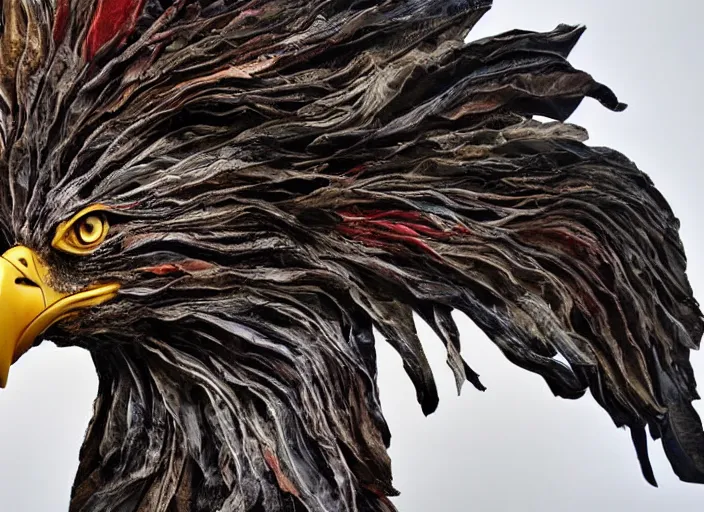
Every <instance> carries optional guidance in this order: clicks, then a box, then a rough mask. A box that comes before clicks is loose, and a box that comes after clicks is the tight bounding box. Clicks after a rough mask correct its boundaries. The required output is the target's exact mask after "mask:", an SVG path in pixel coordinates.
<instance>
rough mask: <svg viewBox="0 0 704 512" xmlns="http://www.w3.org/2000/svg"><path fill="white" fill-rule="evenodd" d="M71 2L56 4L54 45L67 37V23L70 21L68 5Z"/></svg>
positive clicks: (63, 1) (60, 0)
mask: <svg viewBox="0 0 704 512" xmlns="http://www.w3.org/2000/svg"><path fill="white" fill-rule="evenodd" d="M69 1H70V0H58V1H57V2H56V12H55V14H54V32H53V37H54V43H56V44H58V43H60V42H61V41H63V39H64V35H66V22H67V21H68V14H69V10H68V7H69V6H68V4H69Z"/></svg>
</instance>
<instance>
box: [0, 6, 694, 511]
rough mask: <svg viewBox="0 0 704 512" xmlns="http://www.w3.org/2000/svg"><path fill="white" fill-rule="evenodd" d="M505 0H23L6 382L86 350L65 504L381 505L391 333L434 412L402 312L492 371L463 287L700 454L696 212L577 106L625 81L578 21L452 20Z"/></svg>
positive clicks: (508, 331)
mask: <svg viewBox="0 0 704 512" xmlns="http://www.w3.org/2000/svg"><path fill="white" fill-rule="evenodd" d="M489 6H490V2H489V1H482V0H453V1H447V0H442V1H440V0H438V1H435V0H413V1H401V0H399V1H385V2H380V1H379V2H377V1H358V2H336V1H335V2H329V1H318V0H307V1H300V0H274V1H270V0H268V1H258V0H254V1H251V2H237V1H230V0H56V1H51V0H5V1H4V3H3V19H2V36H1V38H0V240H1V243H2V247H1V248H0V254H2V257H1V258H0V300H1V301H2V306H1V308H0V325H1V326H2V333H1V334H0V385H1V386H3V387H4V386H5V385H6V383H7V380H8V372H9V369H10V365H11V364H12V363H13V362H14V361H16V360H17V359H18V358H19V357H21V356H22V354H24V353H25V352H26V351H27V350H28V349H29V348H30V347H31V346H32V345H33V344H37V343H40V342H41V341H42V340H43V339H51V340H52V341H54V342H55V343H57V344H58V345H59V346H68V345H72V346H79V347H82V348H84V349H86V350H88V351H89V352H90V354H91V355H92V358H93V361H94V362H95V367H96V371H97V373H98V376H99V391H98V397H97V399H96V402H95V407H94V417H93V419H92V421H91V424H90V426H89V428H88V431H87V433H86V439H85V442H84V446H83V449H82V450H81V455H80V465H79V468H78V474H77V476H76V481H75V484H74V487H73V492H72V501H71V510H75V511H91V512H94V511H99V510H123V511H125V512H127V511H149V512H158V511H163V512H172V511H185V510H189V511H196V510H202V511H212V510H223V511H226V510H227V511H229V510H245V511H250V510H251V511H254V510H266V511H278V510H282V511H283V510H287V511H293V510H311V511H312V510H316V511H317V510H321V511H322V510H339V511H346V510H349V511H354V510H370V511H371V510H379V511H383V510H386V511H390V510H393V505H392V504H391V502H390V501H389V499H388V496H393V495H395V494H396V493H397V491H396V490H395V489H394V488H393V486H392V480H391V468H390V460H389V457H388V455H387V447H388V445H389V440H390V434H389V430H388V427H387V425H386V423H385V421H384V417H383V414H382V411H381V408H380V405H379V398H378V396H379V395H378V389H377V384H376V356H375V348H374V346H375V345H374V343H375V334H376V335H377V336H378V335H379V334H380V335H381V336H383V337H384V338H385V339H386V340H387V341H388V342H389V343H390V344H391V345H392V346H393V347H394V348H395V349H396V350H397V351H398V352H399V354H400V355H401V357H402V359H403V362H404V368H405V369H406V372H407V373H408V375H409V377H410V378H411V380H412V381H413V384H414V385H415V389H416V393H417V398H418V401H419V403H420V405H421V407H422V408H423V411H424V412H425V413H426V414H429V413H431V412H432V411H433V410H434V409H435V407H436V405H437V401H438V396H437V391H436V387H435V384H434V381H433V375H432V373H431V371H430V368H429V366H428V362H427V360H426V358H425V356H424V354H423V349H422V346H421V343H420V341H419V339H418V336H417V334H416V330H415V327H414V318H413V315H414V314H416V315H418V316H419V317H420V318H422V319H423V320H424V321H425V322H427V323H428V324H429V325H430V326H431V327H432V328H433V329H434V330H435V332H436V333H437V334H438V336H439V337H440V339H441V340H442V341H443V342H444V344H445V346H446V348H447V354H448V364H449V366H450V367H451V369H452V371H453V372H454V374H455V377H456V381H457V386H458V389H459V388H460V387H461V386H462V383H463V382H465V381H469V382H470V383H472V384H473V385H474V387H476V388H478V389H480V390H483V389H484V387H483V386H482V384H481V382H480V381H479V378H478V375H477V374H476V373H475V372H474V371H473V370H472V369H471V367H470V366H469V365H468V364H467V363H466V362H465V361H464V360H463V359H462V357H461V356H460V346H459V343H460V342H459V333H458V330H457V327H456V325H455V323H454V321H453V319H452V316H451V313H452V311H453V310H455V309H457V310H459V311H461V312H464V313H466V314H467V315H469V316H470V317H471V318H472V319H473V320H474V321H475V322H476V323H477V325H478V326H479V327H480V328H482V329H483V330H484V332H486V333H487V335H488V336H489V337H490V338H491V339H492V341H493V342H494V343H496V344H497V345H498V346H499V347H500V348H501V350H502V351H503V353H504V354H505V355H506V357H507V358H508V359H510V360H511V361H512V362H513V363H515V364H517V365H519V366H521V367H523V368H525V369H527V370H530V371H533V372H536V373H538V374H539V375H541V376H542V377H543V378H544V379H545V381H546V383H547V384H548V386H549V387H550V389H551V391H552V392H553V393H554V394H556V395H557V396H560V397H564V398H578V397H580V396H582V395H583V394H584V393H585V392H586V390H588V389H589V390H591V393H592V395H593V396H594V398H595V399H596V400H597V401H598V402H599V404H600V405H601V406H602V407H603V408H604V409H606V411H607V412H608V413H609V414H610V415H611V417H612V419H613V420H614V422H615V423H616V424H617V425H619V426H628V427H629V428H630V429H631V432H632V434H633V442H634V445H635V448H636V453H637V455H638V459H639V461H640V463H641V467H642V469H643V472H644V475H645V477H646V478H647V479H648V480H649V481H651V482H653V483H654V477H653V474H652V469H651V468H650V463H649V462H648V456H647V442H646V437H645V428H646V427H649V428H650V431H651V434H652V435H653V436H655V437H661V438H662V439H663V446H664V448H665V451H666V453H667V455H668V457H669V458H670V461H671V463H672V466H673V469H674V470H675V472H676V473H677V474H678V476H680V478H682V479H683V480H686V481H692V482H700V483H701V482H703V481H704V435H703V434H702V428H701V422H700V420H699V418H698V416H697V415H696V412H695V411H694V409H693V408H692V406H691V402H692V400H694V399H695V398H697V395H696V390H695V382H694V378H693V373H692V370H691V366H690V365H689V352H690V350H691V349H694V348H696V347H697V346H698V343H699V340H700V338H701V334H702V317H701V313H700V312H699V309H698V305H697V303H696V301H695V300H694V298H693V297H692V291H691V288H690V286H689V283H688V281H687V278H686V275H685V268H686V260H685V256H684V251H683V248H682V245H681V243H680V240H679V237H678V235H677V228H678V222H677V219H676V218H675V216H674V214H673V212H672V211H671V209H670V208H669V206H668V205H667V203H666V201H665V200H664V199H663V197H662V196H661V195H660V194H659V193H658V192H657V190H656V189H655V187H654V186H653V184H652V182H651V181H650V180H649V179H648V177H647V176H646V175H645V174H643V173H642V172H641V171H639V170H638V169H637V168H636V167H635V165H634V164H633V163H632V162H630V161H629V160H628V159H627V158H625V157H624V156H623V155H621V154H619V153H617V152H615V151H612V150H609V149H605V148H593V147H589V146H587V145H585V144H584V141H585V140H586V133H585V131H584V130H583V129H581V128H579V127H576V126H574V125H570V124H566V123H564V121H565V120H566V119H567V118H568V117H569V116H570V114H571V113H572V112H573V111H574V109H575V108H577V106H578V105H579V103H580V102H581V101H582V100H583V99H584V98H585V97H592V98H595V99H597V100H598V101H600V102H601V103H602V104H603V105H605V106H606V107H608V108H610V109H612V110H615V111H618V110H622V109H623V108H624V107H625V106H624V105H623V104H621V103H619V101H618V100H617V99H616V97H615V96H614V94H613V92H611V90H609V89H608V88H607V87H606V86H604V85H602V84H600V83H598V82H596V81H595V80H594V79H593V78H592V77H591V76H590V75H589V74H587V73H585V72H583V71H579V70H576V69H574V68H573V67H572V66H571V65H570V64H569V63H568V61H567V56H568V54H569V52H570V50H571V49H572V47H573V46H574V45H575V44H576V42H577V40H578V39H579V36H580V35H581V33H582V30H583V29H582V28H580V27H570V26H564V25H561V26H559V27H557V28H556V29H555V30H553V31H551V32H547V33H534V32H525V31H512V32H509V33H507V34H503V35H500V36H497V37H495V38H488V39H483V40H481V41H477V42H474V43H465V42H464V38H465V36H466V35H467V33H468V30H469V29H470V28H471V27H472V26H473V24H474V23H476V22H477V21H478V19H479V18H480V17H481V15H482V14H483V13H484V12H485V11H486V10H487V9H488V8H489ZM536 115H541V116H547V117H550V118H552V119H553V120H554V121H552V122H545V123H544V122H539V121H537V120H536V119H534V116H536ZM375 330H376V332H375ZM557 354H562V355H563V356H564V359H565V360H566V361H567V363H568V364H563V363H561V362H560V361H559V360H557V359H556V358H555V356H556V355H557Z"/></svg>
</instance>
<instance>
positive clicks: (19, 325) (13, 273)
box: [0, 246, 119, 388]
mask: <svg viewBox="0 0 704 512" xmlns="http://www.w3.org/2000/svg"><path fill="white" fill-rule="evenodd" d="M48 274H49V272H48V269H47V268H46V267H45V266H44V265H43V264H42V263H41V261H40V260H39V258H38V257H37V255H36V254H35V253H34V252H33V251H32V250H31V249H29V248H27V247H23V246H17V247H13V248H12V249H10V250H9V251H7V252H6V253H5V254H3V255H2V256H1V257H0V388H4V387H5V385H6V384H7V378H8V374H9V372H10V366H11V365H12V363H14V362H15V361H17V359H19V357H20V356H21V355H22V354H24V353H25V352H26V351H27V350H29V348H30V347H31V346H32V345H33V344H34V340H35V339H36V338H37V337H38V336H39V335H40V334H41V333H42V332H44V331H45V330H46V329H47V328H48V327H50V326H51V325H52V324H54V323H55V322H57V321H58V320H60V319H62V318H65V317H66V316H68V315H69V314H71V313H74V312H75V311H76V310H78V309H83V308H87V307H91V306H95V305H98V304H101V303H103V302H105V301H107V300H110V299H111V298H113V297H115V295H116V294H117V290H118V288H119V285H117V284H107V285H100V286H97V287H91V288H88V289H86V290H83V291H80V292H78V293H75V294H68V293H61V292H58V291H56V290H55V289H54V288H52V287H51V286H49V285H48V284H47V278H48Z"/></svg>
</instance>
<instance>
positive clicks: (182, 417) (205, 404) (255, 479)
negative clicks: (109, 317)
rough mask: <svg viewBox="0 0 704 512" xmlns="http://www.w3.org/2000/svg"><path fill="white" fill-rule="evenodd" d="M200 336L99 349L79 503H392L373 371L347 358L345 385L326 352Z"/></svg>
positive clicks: (375, 507) (240, 506) (152, 510)
mask: <svg viewBox="0 0 704 512" xmlns="http://www.w3.org/2000/svg"><path fill="white" fill-rule="evenodd" d="M228 324H229V325H227V328H228V329H230V330H234V329H242V330H243V331H241V332H240V334H243V335H244V334H247V333H245V332H244V331H245V330H247V328H246V327H244V326H241V325H235V324H234V323H233V322H228ZM248 334H250V335H251V336H258V335H259V334H258V333H254V332H253V331H251V332H249V333H248ZM198 338H199V339H198V341H196V340H195V339H193V338H192V339H193V341H194V343H193V345H190V344H188V343H186V344H183V343H179V342H178V341H177V342H173V341H170V342H169V343H167V342H162V341H160V340H156V339H149V340H145V341H144V342H143V344H142V346H141V347H140V348H135V347H134V346H130V347H127V348H124V347H123V348H120V349H117V350H115V349H112V350H110V352H109V354H108V353H94V354H93V356H94V361H95V363H96V368H97V371H98V374H99V378H100V386H99V392H98V397H97V399H96V402H95V405H94V417H93V419H92V421H91V423H90V426H89V428H88V431H87V434H86V439H85V442H84V445H83V448H82V450H81V454H80V465H79V469H78V473H77V476H76V480H75V483H74V488H73V492H72V501H71V507H70V510H71V511H72V512H74V511H75V512H78V511H91V512H97V511H108V510H110V511H116V510H119V511H124V512H162V511H163V512H173V511H189V512H191V511H213V510H243V511H250V510H251V511H255V510H262V511H269V512H271V511H279V510H281V511H283V510H340V511H343V510H357V509H363V510H370V511H392V510H395V509H394V507H393V505H392V504H391V503H390V501H388V498H386V496H387V495H393V494H396V492H395V491H394V489H393V487H391V483H390V482H391V472H390V461H389V458H388V456H387V454H386V446H387V444H388V432H387V430H386V425H385V423H384V422H383V418H382V417H381V416H380V413H379V411H378V404H371V405H372V407H373V410H372V411H370V409H369V408H370V402H369V400H371V399H372V397H374V396H376V392H375V390H374V391H373V392H372V389H370V386H371V387H374V386H375V383H374V378H373V377H370V375H369V374H366V372H364V371H362V372H361V373H359V372H353V371H350V372H348V371H347V369H345V368H338V369H337V370H336V373H338V374H337V375H336V376H335V377H334V378H335V379H337V380H338V382H339V386H338V385H336V386H334V387H330V386H324V385H322V386H321V385H319V384H320V383H321V381H320V380H319V379H323V378H325V379H326V380H328V379H329V378H330V376H329V375H327V376H326V375H323V373H320V372H324V373H325V372H328V371H329V369H330V367H331V366H330V365H329V364H328V365H327V367H326V366H325V362H324V361H322V360H321V361H307V362H306V361H305V359H304V358H301V359H299V360H297V364H298V365H299V367H298V368H294V367H293V366H292V365H291V363H292V361H291V360H290V359H288V356H291V355H292V354H286V353H284V352H285V350H283V351H279V349H276V348H274V349H272V352H271V353H269V354H265V353H260V354H256V353H253V352H252V351H250V353H249V354H247V355H244V354H241V357H239V358H233V357H223V356H224V355H225V354H224V352H229V349H228V350H227V351H225V349H223V345H221V344H219V343H216V342H215V341H214V340H207V339H205V338H202V337H198ZM209 341H210V343H211V345H212V347H211V349H208V350H205V351H204V353H205V354H207V356H206V357H201V358H195V357H193V355H192V351H191V350H190V349H192V348H193V347H195V346H196V345H198V346H200V350H203V346H204V345H208V343H209ZM179 345H180V346H179ZM176 347H178V348H176ZM218 349H220V353H218ZM277 351H279V353H275V352H277ZM230 354H231V352H230ZM264 356H265V357H264ZM206 360H207V362H206ZM233 361H234V362H233ZM319 364H323V366H319ZM338 364H339V363H338ZM265 366H268V369H265V368H264V367H265ZM306 367H307V368H306ZM301 368H306V370H307V371H306V372H305V373H304V372H302V371H301ZM355 373H356V374H355Z"/></svg>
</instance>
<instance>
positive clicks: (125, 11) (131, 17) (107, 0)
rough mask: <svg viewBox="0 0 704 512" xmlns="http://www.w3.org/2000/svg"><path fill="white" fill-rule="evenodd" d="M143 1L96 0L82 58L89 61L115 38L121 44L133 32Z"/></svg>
mask: <svg viewBox="0 0 704 512" xmlns="http://www.w3.org/2000/svg"><path fill="white" fill-rule="evenodd" d="M143 6H144V0H98V6H97V7H96V9H95V14H94V15H93V21H92V22H91V24H90V28H89V29H88V35H87V36H86V40H85V43H84V46H83V56H84V58H85V59H86V60H88V61H90V60H92V59H93V57H95V54H96V53H98V50H100V48H102V47H103V45H104V44H105V43H107V42H109V41H112V40H113V39H114V38H115V37H116V36H118V35H122V39H121V42H123V41H124V40H125V39H126V38H127V36H128V35H129V34H130V33H131V32H132V31H133V30H134V27H135V25H136V23H137V17H138V16H139V13H140V12H141V11H142V7H143Z"/></svg>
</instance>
